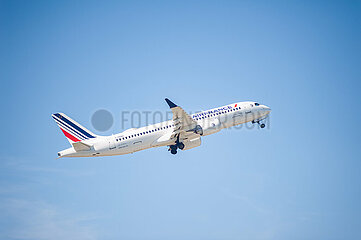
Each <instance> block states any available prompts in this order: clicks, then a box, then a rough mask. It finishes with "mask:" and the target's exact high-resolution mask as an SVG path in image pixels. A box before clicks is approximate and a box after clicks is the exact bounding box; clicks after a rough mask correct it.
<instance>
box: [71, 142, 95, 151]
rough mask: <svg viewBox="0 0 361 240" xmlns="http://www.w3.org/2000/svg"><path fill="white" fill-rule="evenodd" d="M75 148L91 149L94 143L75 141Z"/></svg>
mask: <svg viewBox="0 0 361 240" xmlns="http://www.w3.org/2000/svg"><path fill="white" fill-rule="evenodd" d="M72 145H73V148H74V149H75V151H77V152H79V151H89V150H90V149H91V148H92V145H89V144H86V143H83V142H74V143H72Z"/></svg>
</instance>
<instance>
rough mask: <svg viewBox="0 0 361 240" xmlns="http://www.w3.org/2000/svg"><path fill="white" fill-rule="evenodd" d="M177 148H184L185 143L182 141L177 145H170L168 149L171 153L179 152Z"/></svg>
mask: <svg viewBox="0 0 361 240" xmlns="http://www.w3.org/2000/svg"><path fill="white" fill-rule="evenodd" d="M177 149H180V150H183V149H184V144H183V143H182V142H180V143H176V144H175V145H170V146H169V149H168V151H170V153H171V154H177Z"/></svg>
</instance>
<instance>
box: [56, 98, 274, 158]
mask: <svg viewBox="0 0 361 240" xmlns="http://www.w3.org/2000/svg"><path fill="white" fill-rule="evenodd" d="M165 101H166V102H167V104H168V106H169V107H170V109H171V111H172V114H173V118H172V120H169V121H164V122H161V123H157V124H154V125H149V126H146V127H141V128H131V129H128V130H125V131H123V132H121V133H119V134H115V135H111V136H99V135H96V134H94V133H92V132H91V131H89V130H88V129H86V128H84V127H83V126H81V125H80V124H79V123H77V122H76V121H74V120H73V119H71V118H70V117H68V116H67V115H65V114H64V113H55V114H52V117H53V118H54V120H55V122H56V123H57V124H58V126H59V127H60V129H61V131H62V132H63V133H64V135H65V137H66V138H67V139H68V141H69V142H70V144H71V145H72V147H71V148H68V149H65V150H63V151H60V152H58V158H62V157H100V156H114V155H124V154H129V153H134V152H137V151H141V150H145V149H148V148H154V147H162V146H167V147H168V151H170V152H171V154H176V153H177V150H178V149H179V150H183V151H184V150H189V149H192V148H195V147H199V146H200V145H201V137H204V136H208V135H211V134H214V133H217V132H219V131H221V130H222V129H224V128H229V127H232V126H236V125H239V124H243V123H246V122H252V123H257V124H259V126H260V127H261V128H264V127H265V124H264V123H263V121H264V120H265V119H266V118H267V117H268V116H269V113H270V112H271V109H270V108H269V107H267V106H266V105H262V104H259V103H258V102H249V101H247V102H237V103H233V104H229V105H225V106H222V107H218V108H213V109H210V110H207V111H202V112H199V113H195V114H192V115H190V114H187V113H186V112H185V111H184V110H183V108H181V107H180V106H178V105H176V104H175V103H173V102H172V101H171V100H169V99H168V98H166V99H165Z"/></svg>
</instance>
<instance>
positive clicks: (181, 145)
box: [177, 142, 184, 150]
mask: <svg viewBox="0 0 361 240" xmlns="http://www.w3.org/2000/svg"><path fill="white" fill-rule="evenodd" d="M177 147H178V148H179V149H180V150H183V148H184V144H183V143H181V142H180V143H178V144H177Z"/></svg>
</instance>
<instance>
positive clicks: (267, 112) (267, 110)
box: [263, 105, 272, 114]
mask: <svg viewBox="0 0 361 240" xmlns="http://www.w3.org/2000/svg"><path fill="white" fill-rule="evenodd" d="M263 110H264V111H265V112H266V114H269V113H270V112H271V111H272V109H271V108H270V107H268V106H266V105H263Z"/></svg>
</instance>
